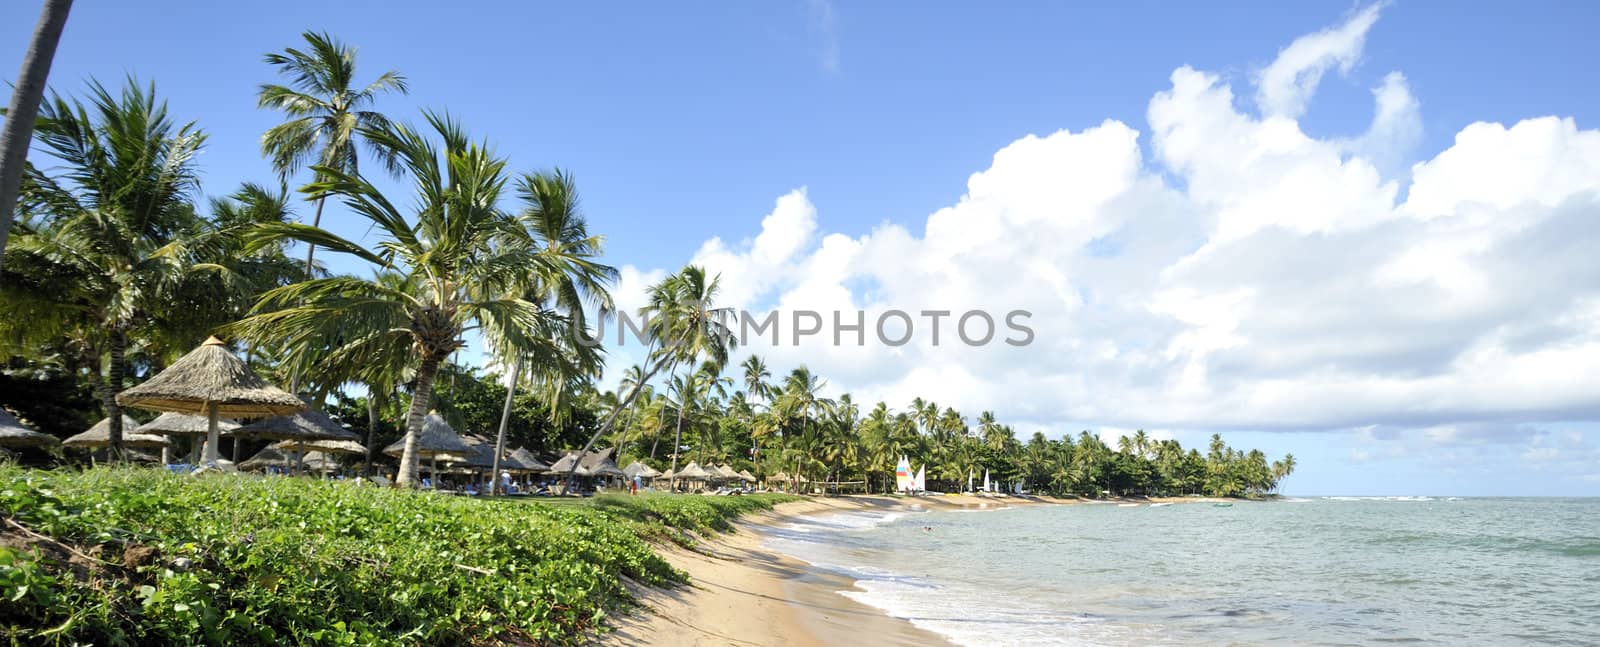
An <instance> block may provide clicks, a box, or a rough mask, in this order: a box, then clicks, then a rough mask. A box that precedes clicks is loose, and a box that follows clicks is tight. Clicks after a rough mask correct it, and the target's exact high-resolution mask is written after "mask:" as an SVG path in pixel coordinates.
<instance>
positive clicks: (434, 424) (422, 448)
mask: <svg viewBox="0 0 1600 647" xmlns="http://www.w3.org/2000/svg"><path fill="white" fill-rule="evenodd" d="M405 452H406V439H405V437H404V436H401V437H400V440H396V441H394V442H393V443H392V444H390V445H389V446H388V447H385V448H383V453H385V454H388V455H390V456H394V457H396V458H401V457H403V456H404V455H405ZM471 455H472V447H471V446H469V445H467V443H466V441H464V440H461V436H458V435H456V430H454V429H451V428H450V425H449V424H448V423H446V422H445V421H444V418H443V417H442V416H440V415H439V412H437V411H432V412H429V413H428V417H426V418H423V419H422V429H419V430H417V456H418V457H423V456H426V457H428V458H430V459H432V460H433V471H434V472H435V473H437V472H438V470H439V457H441V456H445V457H449V456H456V457H460V458H466V457H468V456H471Z"/></svg>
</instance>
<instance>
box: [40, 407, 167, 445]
mask: <svg viewBox="0 0 1600 647" xmlns="http://www.w3.org/2000/svg"><path fill="white" fill-rule="evenodd" d="M122 428H123V429H131V430H133V431H129V432H128V433H125V434H123V435H122V445H123V446H124V447H142V448H156V447H166V446H168V445H171V444H172V441H170V440H167V437H166V436H158V435H155V434H147V433H143V432H142V431H139V429H142V427H140V426H139V421H137V420H134V419H133V418H130V417H128V416H126V415H124V416H122ZM61 444H62V445H65V446H67V447H73V448H76V449H94V448H96V447H105V446H106V445H110V444H111V419H110V418H101V419H100V422H97V423H94V426H93V427H90V428H89V430H88V431H85V432H83V433H81V434H78V435H76V436H73V437H71V438H68V439H66V440H63V441H61Z"/></svg>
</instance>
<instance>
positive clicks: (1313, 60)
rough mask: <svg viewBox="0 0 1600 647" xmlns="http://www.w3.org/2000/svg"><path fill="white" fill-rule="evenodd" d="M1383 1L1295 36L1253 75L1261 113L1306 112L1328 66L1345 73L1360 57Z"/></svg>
mask: <svg viewBox="0 0 1600 647" xmlns="http://www.w3.org/2000/svg"><path fill="white" fill-rule="evenodd" d="M1382 8H1383V5H1382V4H1373V5H1369V6H1368V7H1366V8H1365V9H1362V10H1361V11H1358V12H1356V14H1355V15H1353V16H1351V17H1350V19H1349V20H1348V21H1346V22H1345V23H1344V24H1343V25H1339V26H1338V27H1330V28H1328V29H1324V30H1322V31H1319V32H1317V33H1315V34H1307V35H1305V36H1301V37H1299V38H1296V39H1295V40H1294V42H1292V43H1290V44H1289V46H1288V47H1285V48H1283V51H1281V52H1278V58H1277V59H1275V60H1273V61H1272V64H1271V65H1268V66H1267V67H1266V68H1265V69H1263V70H1261V73H1260V74H1259V75H1258V76H1257V78H1256V104H1257V105H1259V106H1260V107H1261V111H1262V112H1263V113H1264V114H1267V115H1272V116H1279V117H1286V118H1289V119H1295V118H1297V117H1299V116H1300V115H1302V114H1304V113H1305V110H1306V104H1308V103H1310V102H1311V95H1313V94H1316V91H1317V84H1318V83H1320V82H1321V81H1322V75H1323V74H1324V73H1326V72H1327V71H1328V70H1329V69H1333V68H1338V70H1339V72H1340V73H1348V72H1349V71H1350V68H1351V67H1353V66H1355V64H1356V62H1357V61H1359V60H1360V59H1361V49H1362V48H1363V47H1364V46H1365V45H1366V41H1367V30H1369V29H1372V25H1374V24H1376V23H1377V22H1378V13H1379V11H1380V10H1381V9H1382Z"/></svg>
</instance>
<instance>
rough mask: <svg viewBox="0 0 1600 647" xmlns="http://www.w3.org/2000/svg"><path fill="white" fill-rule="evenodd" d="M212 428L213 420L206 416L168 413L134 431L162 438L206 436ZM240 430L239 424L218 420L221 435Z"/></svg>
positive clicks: (218, 429)
mask: <svg viewBox="0 0 1600 647" xmlns="http://www.w3.org/2000/svg"><path fill="white" fill-rule="evenodd" d="M210 427H211V420H209V419H207V418H206V417H205V416H194V415H189V414H187V413H173V412H171V411H168V412H167V413H163V414H161V415H159V416H156V419H155V420H151V421H150V422H147V423H144V424H142V425H139V426H138V429H134V431H135V432H137V433H141V434H157V435H161V436H204V435H206V434H207V433H209V432H210ZM238 428H239V423H237V422H234V421H232V420H217V431H219V432H221V433H228V432H230V431H233V430H235V429H238Z"/></svg>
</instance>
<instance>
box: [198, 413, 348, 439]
mask: <svg viewBox="0 0 1600 647" xmlns="http://www.w3.org/2000/svg"><path fill="white" fill-rule="evenodd" d="M226 435H228V436H233V437H235V438H251V439H258V440H295V441H313V440H347V441H350V442H357V441H360V440H361V437H360V436H357V435H356V433H355V432H353V431H350V430H349V429H345V428H344V427H341V426H339V423H337V422H335V421H334V420H333V418H330V417H328V414H326V413H323V412H321V411H317V410H316V409H306V410H305V411H297V412H295V413H291V414H289V415H286V416H273V417H271V418H262V419H260V420H257V421H255V422H252V423H250V424H248V425H244V426H242V427H239V428H238V429H234V430H233V431H231V432H228V433H227V434H226Z"/></svg>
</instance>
